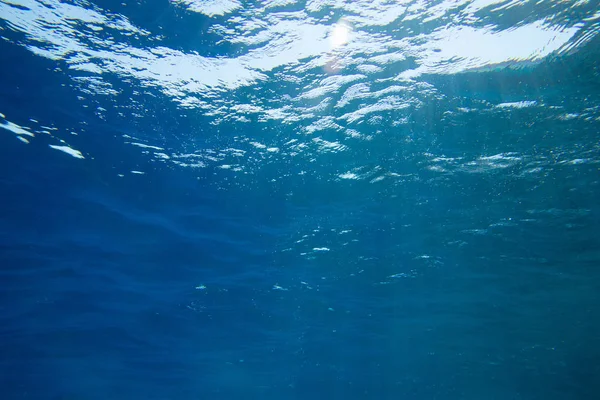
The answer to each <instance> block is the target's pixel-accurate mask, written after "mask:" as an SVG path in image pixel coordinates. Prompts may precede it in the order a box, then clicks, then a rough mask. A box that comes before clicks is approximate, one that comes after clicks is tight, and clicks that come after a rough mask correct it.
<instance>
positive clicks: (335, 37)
mask: <svg viewBox="0 0 600 400" xmlns="http://www.w3.org/2000/svg"><path fill="white" fill-rule="evenodd" d="M349 37H350V27H349V26H348V25H347V24H345V23H343V22H339V23H337V24H335V26H334V27H333V30H332V32H331V35H330V36H329V42H330V44H331V48H332V49H336V48H338V47H340V46H343V45H344V44H346V43H348V39H349Z"/></svg>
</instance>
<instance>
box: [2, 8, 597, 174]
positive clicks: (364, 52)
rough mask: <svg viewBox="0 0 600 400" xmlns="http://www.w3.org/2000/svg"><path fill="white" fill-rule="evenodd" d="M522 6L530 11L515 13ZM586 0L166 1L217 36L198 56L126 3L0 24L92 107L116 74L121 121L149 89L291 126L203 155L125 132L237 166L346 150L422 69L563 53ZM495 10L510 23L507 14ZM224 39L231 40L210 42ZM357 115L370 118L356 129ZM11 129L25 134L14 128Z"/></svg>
mask: <svg viewBox="0 0 600 400" xmlns="http://www.w3.org/2000/svg"><path fill="white" fill-rule="evenodd" d="M534 3H535V4H536V9H538V10H539V12H538V13H537V14H536V15H535V16H533V17H535V18H533V17H532V16H531V15H530V14H526V13H524V12H523V10H525V9H526V7H529V6H531V5H532V4H534ZM593 3H594V2H588V1H581V0H579V1H575V0H574V1H550V0H543V1H538V0H536V1H532V0H530V1H528V0H523V1H510V0H474V1H472V0H459V1H455V0H452V1H450V0H445V1H444V0H437V1H425V0H401V1H386V0H374V1H372V0H358V1H356V0H347V1H338V0H318V1H316V0H312V1H308V2H305V3H304V2H297V1H295V0H271V1H259V2H254V3H252V4H248V5H244V6H242V4H241V3H240V2H239V1H237V0H177V1H172V2H171V3H170V4H169V5H168V7H169V10H172V11H176V12H178V13H181V14H180V15H181V18H182V23H181V25H182V26H183V27H185V29H184V32H187V33H190V34H191V33H194V35H195V36H194V37H198V38H203V37H208V38H210V40H211V42H212V43H214V44H215V48H214V49H215V50H214V52H215V53H214V54H207V53H206V51H205V50H204V49H205V48H204V47H202V45H201V44H198V45H197V46H195V45H194V42H193V41H192V40H191V39H190V44H189V46H187V47H186V48H183V47H180V48H175V47H172V46H170V45H169V43H171V41H170V39H171V38H170V35H171V34H172V33H171V32H168V31H165V30H163V29H162V26H161V25H160V23H148V24H147V25H140V24H141V22H138V23H137V24H136V23H134V22H132V21H131V20H130V18H129V17H128V9H127V6H126V5H122V8H120V9H119V8H117V9H114V10H112V11H110V12H109V11H107V10H104V9H102V8H100V7H99V6H96V5H94V4H93V3H89V2H87V1H82V0H72V1H59V0H0V34H1V35H2V37H3V38H4V39H5V40H7V41H9V42H11V43H14V44H15V45H18V46H23V47H24V48H26V49H27V50H28V51H30V52H31V53H33V54H35V55H37V56H40V57H44V58H46V59H49V60H52V62H54V63H55V65H56V69H57V70H58V71H64V72H66V73H67V74H68V76H69V77H70V79H71V81H72V85H73V87H74V88H76V90H78V91H79V92H80V93H81V96H80V97H81V100H82V101H83V102H84V103H85V102H88V104H84V105H85V106H87V107H92V108H94V109H95V110H96V114H97V115H98V117H99V118H105V114H106V109H105V107H100V106H99V103H100V100H99V99H102V98H106V97H108V98H111V97H112V98H119V96H122V95H123V89H122V87H121V86H122V85H125V86H128V87H133V88H134V89H135V90H134V91H133V95H132V96H133V97H131V98H128V99H127V101H126V102H125V101H123V102H115V103H118V104H120V105H119V106H118V109H117V112H118V115H119V116H121V117H122V118H129V117H131V116H133V117H135V118H144V116H145V111H144V106H143V104H144V97H145V96H147V95H148V94H151V95H157V94H158V95H161V96H166V97H167V98H169V99H170V100H171V101H172V102H173V104H174V105H175V106H176V107H177V108H178V109H179V110H180V112H181V113H182V114H184V115H187V116H194V115H201V116H203V117H206V118H208V120H209V123H211V124H212V125H213V126H219V125H220V124H223V123H229V124H239V125H240V126H243V125H244V124H248V123H253V124H255V123H257V124H263V125H265V126H266V125H267V124H268V123H270V122H277V123H281V124H283V126H291V125H293V126H294V127H295V128H294V132H293V133H285V134H283V136H279V137H276V138H273V137H267V138H265V137H260V136H256V134H242V135H238V136H236V137H235V138H233V139H232V140H233V143H234V144H235V148H233V150H232V148H231V146H228V147H224V148H222V149H211V152H212V153H210V154H209V153H205V152H206V149H197V151H196V152H191V153H190V152H189V146H187V145H186V144H185V143H182V144H181V148H182V149H176V148H172V147H171V148H170V146H169V145H166V144H165V143H162V142H159V141H157V140H156V138H154V137H152V136H151V135H148V134H144V133H140V134H139V135H138V137H136V138H133V139H134V140H131V139H129V138H126V141H127V142H131V143H139V144H143V145H146V146H150V147H147V148H145V149H144V151H145V152H148V153H149V154H151V155H153V156H154V157H155V158H156V159H157V160H160V161H161V162H169V163H173V164H177V165H180V166H195V167H205V166H208V165H211V164H212V165H216V166H218V167H219V168H222V169H226V170H228V171H230V172H232V173H235V172H241V173H244V172H248V168H250V167H249V166H248V165H242V164H243V162H242V161H241V160H242V159H243V157H239V154H240V152H244V154H246V157H248V156H249V155H250V154H254V155H256V157H260V158H262V159H268V160H278V159H282V158H286V157H297V156H299V155H303V154H304V155H306V157H307V158H308V159H310V158H311V157H313V156H314V155H315V154H331V153H336V152H345V151H351V150H352V149H355V148H357V146H360V143H364V142H365V141H370V140H372V139H373V138H374V135H376V134H377V132H379V133H381V132H383V131H384V130H385V129H395V128H397V127H400V126H403V125H406V124H408V123H409V121H410V118H411V115H413V114H414V113H415V112H418V111H419V110H420V109H422V108H423V107H425V106H426V105H427V104H431V103H432V102H435V101H440V100H441V99H444V98H445V94H444V93H442V92H441V91H440V88H439V87H436V85H434V84H432V83H431V79H429V78H428V77H431V76H440V77H443V76H451V75H455V74H462V73H480V72H485V71H494V70H497V69H504V68H508V69H522V68H531V67H532V66H535V65H536V64H539V63H542V62H543V61H544V60H546V59H548V58H552V57H554V58H556V57H560V56H561V55H565V54H575V53H576V52H577V51H578V49H581V48H584V47H585V46H586V45H587V44H588V43H590V41H592V40H593V39H594V38H595V37H597V34H598V32H600V11H599V10H598V6H597V4H596V5H595V4H593ZM149 7H150V5H149ZM194 16H202V17H203V18H204V19H203V21H205V23H203V26H202V27H200V28H199V27H198V26H195V25H194V26H192V25H186V22H187V20H188V19H189V20H190V21H195V22H193V23H194V24H197V23H198V22H197V21H198V19H197V18H192V17H194ZM157 18H158V17H157ZM506 20H511V21H513V23H511V24H510V25H506V23H505V21H506ZM187 23H188V24H191V22H187ZM199 30H200V31H199ZM226 48H232V49H235V51H226V50H220V49H226ZM256 93H261V94H260V95H256ZM511 101H512V102H525V103H527V102H535V101H536V99H531V98H519V99H511ZM494 106H495V104H489V103H488V102H486V101H485V100H481V101H480V102H479V103H477V101H474V102H473V103H472V104H470V105H469V107H456V108H455V109H451V110H448V113H446V114H445V115H444V116H443V118H452V115H457V114H461V113H473V112H474V111H476V110H477V107H480V108H481V110H489V109H492V108H493V107H494ZM535 106H536V105H534V106H533V107H535ZM547 106H555V108H548V107H547ZM537 107H545V110H546V111H548V110H549V111H548V112H550V113H551V114H552V118H555V119H560V118H566V117H565V115H570V116H571V117H569V118H572V117H573V116H576V117H575V118H588V117H590V115H591V118H597V114H598V110H585V109H581V110H570V111H566V110H562V109H560V107H559V105H558V104H551V105H546V104H541V103H538V104H537ZM496 110H497V112H505V113H506V112H512V111H514V108H497V109H496ZM3 112H5V114H6V118H7V119H8V120H10V121H11V122H4V123H3V124H4V127H5V128H6V129H9V128H7V127H11V126H13V125H9V124H14V126H19V125H24V124H27V121H19V120H12V119H11V118H12V116H11V115H10V113H9V112H8V111H7V110H3ZM584 116H587V117H584ZM40 124H42V125H43V122H42V123H40ZM365 125H368V126H370V127H371V128H372V129H370V130H369V132H366V131H365V130H364V129H359V127H361V126H365ZM13 131H14V129H13ZM17 135H18V137H19V138H21V140H22V141H26V140H29V139H27V138H26V137H25V136H27V135H23V134H22V132H21V133H17ZM56 135H59V134H58V133H57V134H56ZM57 137H59V136H57ZM60 139H62V140H66V139H67V137H62V138H60ZM406 140H407V141H408V142H409V141H410V140H412V138H411V137H410V136H409V135H408V136H407V137H406ZM250 143H260V144H261V145H262V146H259V147H257V146H254V145H251V144H250ZM57 145H59V146H60V145H63V144H60V143H57ZM152 147H158V148H160V149H161V150H153V149H152ZM183 148H186V149H187V150H186V151H184V150H183ZM273 148H277V149H278V151H277V152H273V151H270V150H269V149H273ZM84 153H86V154H87V151H84ZM215 154H216V155H215ZM488 155H489V154H488ZM488 155H484V156H488ZM223 166H228V167H226V168H225V167H223ZM346 172H347V171H339V174H344V173H346Z"/></svg>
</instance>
